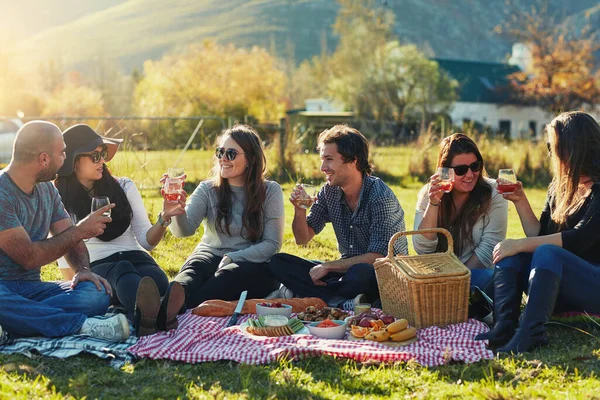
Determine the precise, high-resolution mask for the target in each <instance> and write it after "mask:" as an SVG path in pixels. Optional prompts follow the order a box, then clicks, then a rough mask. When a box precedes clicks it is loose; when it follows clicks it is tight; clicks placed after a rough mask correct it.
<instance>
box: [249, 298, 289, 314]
mask: <svg viewBox="0 0 600 400" xmlns="http://www.w3.org/2000/svg"><path fill="white" fill-rule="evenodd" d="M256 315H258V316H259V317H262V316H265V315H283V316H285V317H288V318H289V317H290V315H292V306H290V305H288V304H282V303H279V302H268V301H265V302H264V303H258V304H257V305H256Z"/></svg>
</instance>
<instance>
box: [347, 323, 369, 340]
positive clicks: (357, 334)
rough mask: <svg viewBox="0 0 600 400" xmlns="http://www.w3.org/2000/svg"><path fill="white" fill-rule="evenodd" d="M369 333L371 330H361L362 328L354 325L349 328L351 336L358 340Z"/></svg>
mask: <svg viewBox="0 0 600 400" xmlns="http://www.w3.org/2000/svg"><path fill="white" fill-rule="evenodd" d="M369 332H371V329H369V328H363V327H362V326H358V325H354V326H352V328H350V333H351V334H352V336H354V337H356V338H359V339H360V338H364V337H365V336H366V335H367V334H368V333H369Z"/></svg>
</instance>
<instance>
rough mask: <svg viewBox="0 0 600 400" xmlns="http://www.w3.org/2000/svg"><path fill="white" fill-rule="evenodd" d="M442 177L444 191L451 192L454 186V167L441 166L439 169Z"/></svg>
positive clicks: (441, 182) (441, 183) (438, 171)
mask: <svg viewBox="0 0 600 400" xmlns="http://www.w3.org/2000/svg"><path fill="white" fill-rule="evenodd" d="M437 174H438V176H439V178H440V185H442V187H441V189H442V191H443V192H444V193H450V192H451V191H452V187H453V186H454V169H453V168H449V167H440V168H438V169H437Z"/></svg>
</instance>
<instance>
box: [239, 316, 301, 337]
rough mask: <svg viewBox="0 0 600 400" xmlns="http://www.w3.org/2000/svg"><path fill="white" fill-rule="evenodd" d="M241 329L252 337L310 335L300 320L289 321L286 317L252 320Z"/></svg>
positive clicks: (241, 326)
mask: <svg viewBox="0 0 600 400" xmlns="http://www.w3.org/2000/svg"><path fill="white" fill-rule="evenodd" d="M240 328H241V329H242V331H243V332H246V333H248V334H250V335H254V336H267V337H279V336H290V335H308V334H309V333H310V332H309V331H308V329H307V328H306V327H305V326H304V324H303V323H302V322H301V321H300V320H299V319H298V318H291V319H288V318H287V317H286V316H284V315H265V316H260V317H258V318H250V319H248V320H247V321H246V322H244V323H243V324H241V325H240Z"/></svg>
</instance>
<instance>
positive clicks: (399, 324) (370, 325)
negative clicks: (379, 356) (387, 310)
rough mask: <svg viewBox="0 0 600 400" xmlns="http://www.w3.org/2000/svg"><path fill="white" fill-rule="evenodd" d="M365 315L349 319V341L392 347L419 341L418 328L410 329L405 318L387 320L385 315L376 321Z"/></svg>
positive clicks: (347, 322)
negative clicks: (369, 342)
mask: <svg viewBox="0 0 600 400" xmlns="http://www.w3.org/2000/svg"><path fill="white" fill-rule="evenodd" d="M363 314H367V313H363ZM363 314H361V315H357V316H356V317H351V318H347V320H346V324H347V325H348V326H349V327H350V334H349V335H348V340H355V341H373V342H378V343H382V344H385V345H387V346H392V347H400V346H406V345H409V344H411V343H414V342H416V341H417V340H418V338H417V330H416V328H414V327H409V326H408V321H407V320H406V319H404V318H401V319H395V318H394V317H391V316H389V317H391V318H385V317H386V316H385V315H384V316H381V318H378V319H374V318H372V317H371V316H370V315H363Z"/></svg>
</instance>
